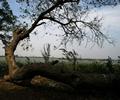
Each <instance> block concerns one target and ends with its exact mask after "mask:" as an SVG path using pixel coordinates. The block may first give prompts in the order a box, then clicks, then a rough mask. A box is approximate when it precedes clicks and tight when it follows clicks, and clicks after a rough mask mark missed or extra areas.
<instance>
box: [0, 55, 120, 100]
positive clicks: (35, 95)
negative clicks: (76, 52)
mask: <svg viewBox="0 0 120 100" xmlns="http://www.w3.org/2000/svg"><path fill="white" fill-rule="evenodd" d="M52 60H59V63H57V64H56V65H54V66H52V67H51V68H52V70H53V71H55V72H57V73H68V72H70V73H72V72H73V71H76V72H81V73H96V74H97V73H99V74H106V73H109V67H108V66H107V61H106V60H105V59H103V60H98V59H94V60H93V59H79V60H78V62H77V64H76V66H73V64H72V63H71V62H69V61H67V60H66V59H58V58H57V59H56V58H51V59H50V62H51V61H52ZM16 61H17V65H18V66H19V67H22V66H25V65H27V64H31V63H40V62H44V60H43V58H35V57H33V58H25V57H18V58H16ZM112 68H113V72H112V73H115V74H120V64H119V63H118V62H117V61H116V60H115V61H113V63H112ZM6 70H7V64H6V62H5V59H4V57H3V58H0V76H1V77H2V76H3V75H4V73H6ZM18 97H20V98H18ZM26 99H28V100H67V99H68V100H120V97H119V93H118V92H116V93H114V92H108V91H107V92H105V91H102V92H93V93H91V92H88V93H66V92H61V91H56V90H51V89H48V88H45V89H44V88H43V89H40V90H39V91H38V90H37V91H36V90H33V89H31V90H24V91H22V92H21V91H17V92H16V91H14V92H12V93H11V92H4V91H1V90H0V100H26Z"/></svg>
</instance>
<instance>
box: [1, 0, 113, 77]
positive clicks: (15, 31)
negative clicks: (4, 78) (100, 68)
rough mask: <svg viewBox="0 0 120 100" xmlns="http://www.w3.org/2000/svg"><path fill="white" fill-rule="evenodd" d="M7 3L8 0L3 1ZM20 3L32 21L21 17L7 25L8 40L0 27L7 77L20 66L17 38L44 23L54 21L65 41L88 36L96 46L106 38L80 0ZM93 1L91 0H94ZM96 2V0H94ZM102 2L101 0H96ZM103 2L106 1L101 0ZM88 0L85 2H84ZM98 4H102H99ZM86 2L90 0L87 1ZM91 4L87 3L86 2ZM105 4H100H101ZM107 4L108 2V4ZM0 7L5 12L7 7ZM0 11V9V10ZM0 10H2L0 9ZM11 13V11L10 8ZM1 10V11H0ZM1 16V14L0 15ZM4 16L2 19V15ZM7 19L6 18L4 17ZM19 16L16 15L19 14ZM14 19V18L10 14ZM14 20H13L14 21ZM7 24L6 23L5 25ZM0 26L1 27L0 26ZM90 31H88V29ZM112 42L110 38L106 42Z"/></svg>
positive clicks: (97, 19)
mask: <svg viewBox="0 0 120 100" xmlns="http://www.w3.org/2000/svg"><path fill="white" fill-rule="evenodd" d="M4 1H5V3H6V4H8V2H7V0H3V1H0V2H4ZM16 1H17V2H18V3H20V4H21V5H20V9H21V11H22V12H21V13H20V14H22V15H20V16H21V17H22V18H23V19H26V18H29V19H31V21H30V22H29V21H27V20H25V22H23V21H21V20H19V19H18V20H15V21H13V24H12V28H11V27H10V28H9V29H8V30H7V31H9V32H12V36H11V38H10V39H9V40H8V41H7V40H6V38H4V37H7V35H5V34H7V33H8V32H7V31H5V29H4V31H3V30H2V31H1V30H0V31H1V32H2V33H3V34H1V35H0V38H1V40H2V42H3V44H4V45H5V47H4V48H5V57H6V61H7V63H8V67H9V68H8V69H9V75H8V78H12V77H13V76H14V74H15V72H16V71H17V70H19V68H18V67H17V65H16V61H15V56H14V52H15V50H16V48H17V46H18V44H19V42H20V41H22V40H24V39H26V38H28V37H29V35H30V34H31V33H32V32H33V31H34V30H35V29H36V28H37V27H39V26H41V25H44V24H45V23H46V25H47V23H49V24H56V25H58V27H60V29H61V30H62V31H63V32H64V34H63V35H62V36H63V40H62V43H63V42H64V44H67V42H68V41H73V40H74V39H76V40H77V41H79V42H81V41H82V40H84V39H85V38H86V39H89V40H91V41H93V42H95V43H97V44H98V45H100V44H101V43H102V42H103V40H108V41H109V38H108V37H106V36H105V35H104V34H103V33H102V32H101V23H100V21H101V19H99V18H98V17H95V18H93V19H91V20H87V19H88V11H89V10H88V9H87V8H86V9H83V8H82V5H80V4H79V3H81V2H82V1H84V0H82V1H80V0H16ZM93 1H94V0H93ZM96 1H98V0H96ZM99 1H100V2H102V1H103V0H102V1H101V0H99ZM104 1H106V0H104ZM86 2H87V1H86ZM100 2H99V3H98V4H101V3H100ZM88 3H89V2H88ZM89 4H90V3H89ZM104 4H105V3H103V5H104ZM108 4H109V3H108ZM2 7H3V9H5V11H7V10H8V9H9V7H6V8H4V4H3V5H2ZM0 10H1V9H0ZM2 11H3V10H2ZM10 12H12V10H11V11H10ZM0 13H1V12H0ZM5 14H6V15H9V14H10V15H12V13H8V12H6V13H5ZM0 18H1V17H0ZM3 18H5V17H4V16H3ZM7 18H8V17H7ZM18 18H19V17H18ZM8 19H9V20H10V19H14V17H11V18H10V17H9V18H8ZM8 22H10V21H8ZM15 22H16V23H15ZM4 24H5V23H2V24H1V25H0V29H3V26H4ZM6 25H7V26H9V24H6ZM1 26H2V28H1ZM88 31H89V32H91V34H89V32H88ZM109 42H111V41H109Z"/></svg>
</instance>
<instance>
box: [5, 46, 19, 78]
mask: <svg viewBox="0 0 120 100" xmlns="http://www.w3.org/2000/svg"><path fill="white" fill-rule="evenodd" d="M5 57H6V61H7V64H8V75H9V76H8V78H10V77H13V75H14V73H15V71H16V70H17V68H18V67H17V65H16V61H15V56H14V51H13V48H11V47H9V46H8V47H6V48H5ZM6 79H7V77H6Z"/></svg>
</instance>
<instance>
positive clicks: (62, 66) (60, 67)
mask: <svg viewBox="0 0 120 100" xmlns="http://www.w3.org/2000/svg"><path fill="white" fill-rule="evenodd" d="M26 59H27V61H26V63H22V62H19V61H17V65H18V66H21V67H22V66H25V65H29V64H32V63H33V62H30V58H29V59H28V57H27V58H26ZM81 61H82V60H81ZM108 63H109V62H107V61H106V62H103V61H99V62H97V61H94V60H93V61H91V63H90V62H88V63H87V62H84V63H80V62H77V63H76V66H74V65H73V63H71V62H70V61H69V62H66V61H60V62H59V63H57V64H55V65H53V66H50V68H51V69H53V71H55V72H58V73H67V72H70V73H72V72H74V71H76V72H81V73H96V74H97V73H98V74H109V73H110V70H109V66H108V65H109V64H108ZM110 63H111V62H110ZM74 67H76V70H74ZM7 68H8V67H7V64H6V62H3V61H1V62H0V76H2V75H4V73H6V70H7ZM112 73H115V74H119V73H120V63H114V64H112Z"/></svg>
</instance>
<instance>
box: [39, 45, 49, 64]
mask: <svg viewBox="0 0 120 100" xmlns="http://www.w3.org/2000/svg"><path fill="white" fill-rule="evenodd" d="M41 53H42V56H43V58H44V60H45V63H49V59H50V44H49V43H48V44H46V45H44V48H43V51H42V52H41Z"/></svg>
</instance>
